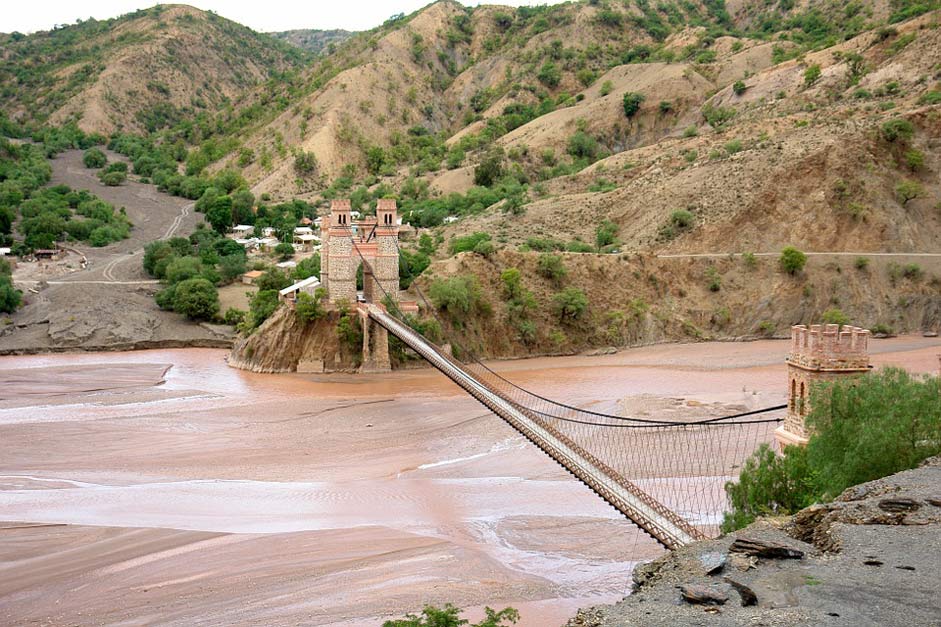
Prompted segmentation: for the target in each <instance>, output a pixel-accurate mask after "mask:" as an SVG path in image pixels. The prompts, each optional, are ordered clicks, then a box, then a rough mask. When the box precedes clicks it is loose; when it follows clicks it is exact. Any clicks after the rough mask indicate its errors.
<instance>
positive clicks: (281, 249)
mask: <svg viewBox="0 0 941 627" xmlns="http://www.w3.org/2000/svg"><path fill="white" fill-rule="evenodd" d="M274 252H275V254H276V255H278V256H279V257H280V258H281V260H282V261H284V260H286V259H290V258H291V257H293V256H294V246H293V245H291V244H288V243H287V242H281V243H280V244H278V245H277V246H275V247H274Z"/></svg>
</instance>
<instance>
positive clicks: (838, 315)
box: [821, 307, 850, 326]
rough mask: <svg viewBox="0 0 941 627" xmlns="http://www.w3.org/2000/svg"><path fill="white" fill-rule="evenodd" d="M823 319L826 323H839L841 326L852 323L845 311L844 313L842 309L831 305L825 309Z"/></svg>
mask: <svg viewBox="0 0 941 627" xmlns="http://www.w3.org/2000/svg"><path fill="white" fill-rule="evenodd" d="M821 319H822V320H823V321H824V322H825V323H826V324H838V325H840V326H843V325H844V324H849V323H850V319H849V316H847V315H846V314H845V313H843V312H842V311H841V310H839V309H837V308H836V307H830V308H829V309H827V310H826V311H824V312H823V316H822V317H821Z"/></svg>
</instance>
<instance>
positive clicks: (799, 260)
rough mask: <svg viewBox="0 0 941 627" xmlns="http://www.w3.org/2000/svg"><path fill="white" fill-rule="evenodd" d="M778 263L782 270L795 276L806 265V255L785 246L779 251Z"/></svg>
mask: <svg viewBox="0 0 941 627" xmlns="http://www.w3.org/2000/svg"><path fill="white" fill-rule="evenodd" d="M778 262H779V263H780V264H781V269H782V270H784V271H785V272H787V273H788V274H790V275H795V274H797V273H798V272H800V271H801V270H803V269H804V266H805V265H806V264H807V255H805V254H804V253H802V252H801V251H799V250H797V249H796V248H794V247H793V246H786V247H785V248H784V249H783V250H782V251H781V256H780V257H779V258H778Z"/></svg>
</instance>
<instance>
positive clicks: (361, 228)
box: [320, 198, 399, 372]
mask: <svg viewBox="0 0 941 627" xmlns="http://www.w3.org/2000/svg"><path fill="white" fill-rule="evenodd" d="M328 220H329V222H327V225H326V228H321V249H320V283H321V285H322V286H323V287H324V288H325V289H326V290H327V301H328V302H329V303H332V304H336V303H338V302H346V303H347V304H348V305H349V306H351V307H357V309H358V311H359V315H360V319H361V321H362V324H363V363H362V367H361V368H360V371H361V372H386V371H388V370H390V369H391V364H390V361H389V336H388V333H387V332H386V330H385V329H384V328H383V327H381V326H379V325H378V324H375V323H374V322H373V321H372V319H371V318H369V315H368V312H367V310H366V308H365V307H362V306H358V305H357V300H358V299H357V297H356V296H357V294H356V273H357V271H358V269H359V267H360V265H362V266H363V299H364V300H365V301H366V302H368V303H381V302H382V300H383V299H384V298H385V297H386V296H388V297H390V298H391V299H392V300H393V301H398V299H399V248H398V240H399V226H398V218H397V216H396V205H395V200H393V199H385V198H384V199H381V200H379V203H378V205H377V207H376V216H375V217H373V216H368V217H366V218H364V219H362V220H357V221H356V222H353V218H352V212H351V211H350V201H349V200H334V201H332V202H331V204H330V216H329V218H328Z"/></svg>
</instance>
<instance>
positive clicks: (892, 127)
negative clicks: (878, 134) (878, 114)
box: [881, 118, 915, 142]
mask: <svg viewBox="0 0 941 627" xmlns="http://www.w3.org/2000/svg"><path fill="white" fill-rule="evenodd" d="M881 130H882V137H883V139H885V140H886V141H888V142H895V141H899V140H901V141H902V142H906V141H908V140H910V139H911V138H912V137H913V136H914V135H915V126H914V125H913V124H912V123H911V122H909V121H908V120H906V119H904V118H893V119H891V120H889V121H887V122H884V123H883V124H882V129H881Z"/></svg>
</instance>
